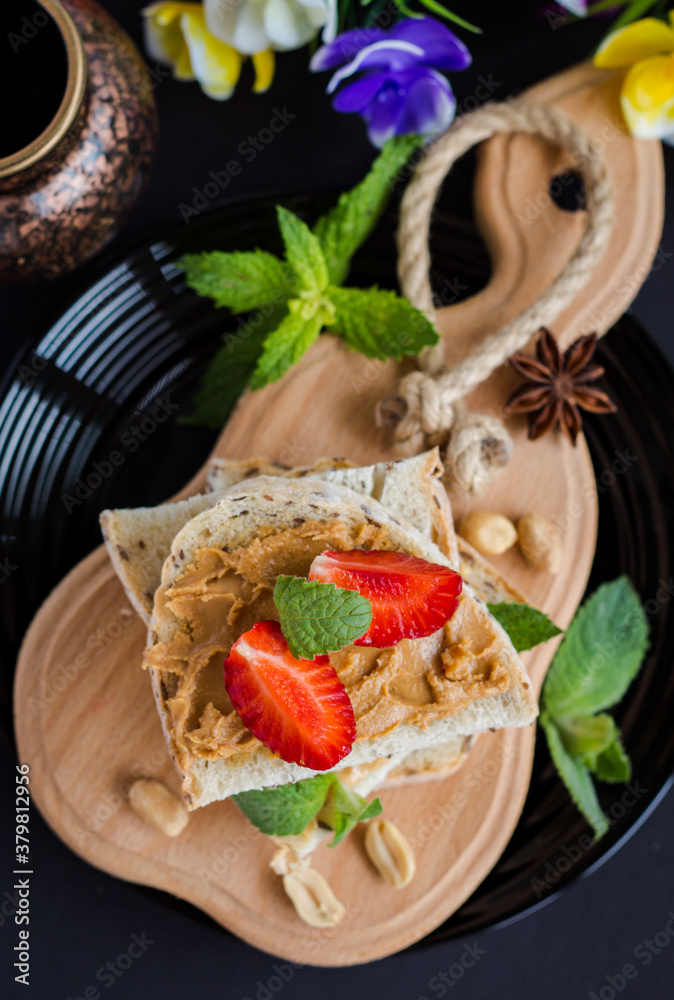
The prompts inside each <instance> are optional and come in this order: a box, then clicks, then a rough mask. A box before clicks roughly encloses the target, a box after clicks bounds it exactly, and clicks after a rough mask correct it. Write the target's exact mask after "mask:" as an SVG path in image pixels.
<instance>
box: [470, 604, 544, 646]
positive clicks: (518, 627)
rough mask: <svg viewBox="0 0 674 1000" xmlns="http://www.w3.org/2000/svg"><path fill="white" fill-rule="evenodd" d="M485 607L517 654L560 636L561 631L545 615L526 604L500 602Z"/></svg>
mask: <svg viewBox="0 0 674 1000" xmlns="http://www.w3.org/2000/svg"><path fill="white" fill-rule="evenodd" d="M487 607H488V608H489V610H490V612H491V613H492V615H493V616H494V618H495V619H496V621H497V622H499V624H500V625H502V626H503V628H504V629H505V631H506V632H507V633H508V636H509V637H510V641H511V642H512V644H513V646H514V647H515V649H516V650H517V652H518V653H523V652H524V650H525V649H532V648H533V647H534V646H537V645H538V644H539V643H540V642H547V641H548V639H552V638H554V636H556V635H561V632H562V630H561V629H560V628H557V626H556V625H555V623H554V622H552V621H550V619H549V618H548V616H547V615H545V614H543V612H542V611H537V610H536V608H532V607H530V605H528V604H517V603H506V602H502V603H500V604H488V605H487Z"/></svg>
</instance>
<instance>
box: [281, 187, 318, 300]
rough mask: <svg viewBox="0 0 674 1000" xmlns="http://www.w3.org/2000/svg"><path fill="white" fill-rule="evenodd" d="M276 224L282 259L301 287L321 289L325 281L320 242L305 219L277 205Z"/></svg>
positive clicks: (309, 289) (314, 289) (311, 290)
mask: <svg viewBox="0 0 674 1000" xmlns="http://www.w3.org/2000/svg"><path fill="white" fill-rule="evenodd" d="M276 213H277V215H278V224H279V228H280V230H281V236H282V237H283V242H284V244H285V248H286V260H287V261H288V264H290V266H291V267H292V269H293V271H294V272H295V273H296V274H297V277H298V278H299V280H300V284H301V285H302V288H304V289H306V290H307V291H310V292H322V291H323V289H324V288H326V287H327V284H328V280H329V279H328V265H327V264H326V262H325V257H324V256H323V251H322V249H321V244H320V242H319V240H318V238H317V237H316V236H315V235H314V234H313V233H312V231H311V230H310V229H309V227H308V226H307V224H306V222H302V220H301V219H300V218H299V216H297V215H295V213H294V212H291V211H289V209H287V208H283V207H282V206H281V205H277V207H276Z"/></svg>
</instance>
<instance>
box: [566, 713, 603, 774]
mask: <svg viewBox="0 0 674 1000" xmlns="http://www.w3.org/2000/svg"><path fill="white" fill-rule="evenodd" d="M555 723H556V725H557V728H558V729H559V732H560V734H561V737H562V740H563V742H564V746H565V747H566V749H567V751H568V752H569V753H570V754H571V756H572V757H582V758H583V761H584V762H585V764H586V765H587V767H590V766H591V763H593V762H594V761H595V760H596V758H597V755H598V754H600V753H601V752H602V750H605V749H606V748H607V747H608V746H609V745H610V744H611V743H612V742H613V740H614V738H615V735H616V733H617V731H618V727H617V726H616V724H615V722H614V720H613V719H612V718H611V716H610V715H590V716H574V717H571V718H569V717H566V716H555Z"/></svg>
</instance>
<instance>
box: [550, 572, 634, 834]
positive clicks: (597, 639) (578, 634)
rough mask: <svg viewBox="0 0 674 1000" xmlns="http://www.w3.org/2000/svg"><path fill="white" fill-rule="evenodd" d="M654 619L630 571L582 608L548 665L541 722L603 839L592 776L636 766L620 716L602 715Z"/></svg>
mask: <svg viewBox="0 0 674 1000" xmlns="http://www.w3.org/2000/svg"><path fill="white" fill-rule="evenodd" d="M648 633H649V629H648V623H647V621H646V616H645V614H644V610H643V607H642V605H641V602H640V600H639V596H638V594H637V593H636V591H635V590H634V587H633V586H632V583H631V582H630V580H629V579H628V577H626V576H621V577H618V579H617V580H613V581H612V582H611V583H605V584H603V585H602V586H601V587H599V589H598V590H597V591H595V593H594V594H593V595H592V596H591V597H590V598H589V600H587V601H586V602H585V604H584V605H583V606H582V607H581V608H580V609H579V610H578V612H577V613H576V615H575V617H574V619H573V621H572V622H571V624H570V625H569V628H568V629H567V631H566V635H565V636H564V638H563V640H562V642H561V644H560V646H559V649H558V650H557V653H556V654H555V657H554V659H553V661H552V664H551V665H550V669H549V670H548V674H547V677H546V680H545V684H544V686H543V693H542V697H541V707H542V712H541V715H540V719H539V721H540V724H541V726H542V728H543V730H544V732H545V735H546V739H547V742H548V747H549V749H550V755H551V756H552V759H553V762H554V764H555V767H556V768H557V770H558V772H559V774H560V777H561V778H562V781H563V782H564V784H565V785H566V787H567V788H568V790H569V794H570V795H571V798H572V799H573V801H574V802H575V804H576V806H577V807H578V809H579V810H580V811H581V812H582V813H583V815H584V816H585V818H586V819H587V821H588V822H589V823H590V825H591V826H592V828H593V830H594V834H595V837H597V838H599V837H602V836H603V835H604V834H605V833H606V831H607V830H608V820H607V818H606V816H605V815H604V813H603V812H602V810H601V806H600V805H599V800H598V798H597V793H596V790H595V787H594V784H593V781H592V777H591V775H593V774H594V775H595V777H597V778H599V779H600V780H601V781H606V782H623V781H628V780H629V777H630V774H631V764H630V760H629V757H628V756H627V753H626V752H625V749H624V747H623V745H622V740H621V738H620V731H619V729H618V726H617V725H616V723H615V720H614V719H613V718H612V717H611V716H610V715H606V714H605V713H604V711H603V710H604V709H606V708H611V707H612V706H613V705H615V704H616V703H617V702H619V701H620V700H621V699H622V697H623V695H624V694H625V692H626V691H627V689H628V687H629V685H630V684H631V683H632V681H633V680H634V678H635V676H636V674H637V673H638V671H639V668H640V666H641V663H642V661H643V658H644V655H645V653H646V650H647V648H648Z"/></svg>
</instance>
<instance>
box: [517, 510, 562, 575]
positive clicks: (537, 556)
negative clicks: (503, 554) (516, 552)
mask: <svg viewBox="0 0 674 1000" xmlns="http://www.w3.org/2000/svg"><path fill="white" fill-rule="evenodd" d="M558 534H559V532H558V530H557V529H553V525H551V524H550V522H549V521H546V520H545V518H544V517H541V516H540V514H525V515H524V517H521V518H520V519H519V521H518V522H517V536H518V538H519V542H520V548H521V550H522V555H523V556H524V558H525V559H526V561H527V562H528V563H531V565H532V566H535V567H536V569H543V570H545V572H546V573H558V572H559V570H560V569H561V566H562V546H561V543H560V541H559V537H558Z"/></svg>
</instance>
